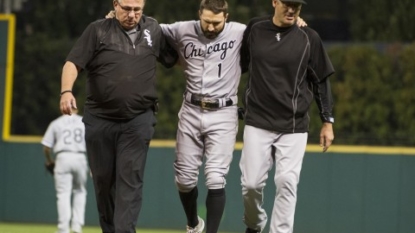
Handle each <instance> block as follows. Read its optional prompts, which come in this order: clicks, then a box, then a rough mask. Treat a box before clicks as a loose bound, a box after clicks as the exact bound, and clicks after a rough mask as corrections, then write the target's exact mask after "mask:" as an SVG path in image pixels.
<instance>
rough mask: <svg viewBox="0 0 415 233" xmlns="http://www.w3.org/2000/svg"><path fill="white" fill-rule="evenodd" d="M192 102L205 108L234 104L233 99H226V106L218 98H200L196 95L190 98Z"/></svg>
mask: <svg viewBox="0 0 415 233" xmlns="http://www.w3.org/2000/svg"><path fill="white" fill-rule="evenodd" d="M190 103H192V104H194V105H196V106H200V107H201V108H203V109H217V108H220V107H228V106H232V105H233V101H232V100H231V99H227V100H226V101H225V106H220V104H219V100H218V99H209V98H200V97H198V96H196V95H192V96H191V98H190Z"/></svg>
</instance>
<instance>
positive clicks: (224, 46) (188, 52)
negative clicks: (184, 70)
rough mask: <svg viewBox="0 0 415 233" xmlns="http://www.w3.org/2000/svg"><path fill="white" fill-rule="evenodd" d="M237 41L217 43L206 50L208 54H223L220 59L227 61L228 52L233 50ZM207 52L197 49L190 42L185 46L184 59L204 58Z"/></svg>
mask: <svg viewBox="0 0 415 233" xmlns="http://www.w3.org/2000/svg"><path fill="white" fill-rule="evenodd" d="M235 42H236V40H231V41H229V42H223V43H217V44H214V45H210V46H208V47H207V49H206V54H211V53H216V52H222V54H221V55H220V59H222V60H223V59H225V57H226V51H227V50H228V49H232V48H233V47H234V45H235ZM204 52H205V51H203V50H202V48H200V47H199V48H196V45H195V44H193V42H189V43H187V44H186V45H185V46H184V54H183V55H184V58H186V59H189V58H191V57H204V56H205V53H204Z"/></svg>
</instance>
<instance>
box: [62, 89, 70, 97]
mask: <svg viewBox="0 0 415 233" xmlns="http://www.w3.org/2000/svg"><path fill="white" fill-rule="evenodd" d="M67 92H71V93H72V90H65V91H62V92H61V96H62V95H63V94H65V93H67Z"/></svg>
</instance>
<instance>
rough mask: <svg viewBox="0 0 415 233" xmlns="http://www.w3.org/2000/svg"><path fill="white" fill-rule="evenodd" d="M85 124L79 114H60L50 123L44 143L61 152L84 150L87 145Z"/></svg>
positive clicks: (55, 151) (56, 151)
mask: <svg viewBox="0 0 415 233" xmlns="http://www.w3.org/2000/svg"><path fill="white" fill-rule="evenodd" d="M84 135H85V125H84V123H83V122H82V117H81V116H79V115H77V114H72V115H71V116H67V115H65V116H60V117H58V118H57V119H55V120H54V121H52V122H51V123H50V124H49V127H48V129H47V130H46V133H45V135H44V136H43V139H42V144H43V145H44V146H47V147H49V148H52V149H53V152H54V154H57V153H59V152H63V151H64V152H83V153H85V151H86V146H85V138H84Z"/></svg>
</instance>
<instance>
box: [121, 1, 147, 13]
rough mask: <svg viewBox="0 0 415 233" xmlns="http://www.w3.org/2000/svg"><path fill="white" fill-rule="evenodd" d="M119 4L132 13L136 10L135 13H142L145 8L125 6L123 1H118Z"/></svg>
mask: <svg viewBox="0 0 415 233" xmlns="http://www.w3.org/2000/svg"><path fill="white" fill-rule="evenodd" d="M118 6H120V7H121V9H122V10H123V11H125V12H127V13H130V12H131V11H132V12H134V14H136V15H138V14H140V13H141V11H142V10H143V9H141V8H140V7H130V6H123V5H121V3H119V2H118Z"/></svg>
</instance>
